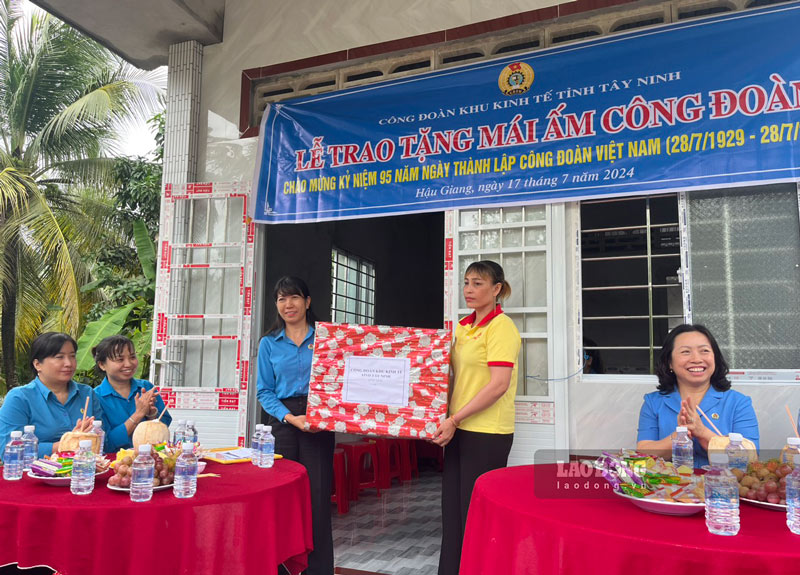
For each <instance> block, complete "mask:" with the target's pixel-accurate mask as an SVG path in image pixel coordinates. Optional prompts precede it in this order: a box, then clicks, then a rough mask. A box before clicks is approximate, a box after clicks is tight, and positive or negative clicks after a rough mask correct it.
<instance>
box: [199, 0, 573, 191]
mask: <svg viewBox="0 0 800 575" xmlns="http://www.w3.org/2000/svg"><path fill="white" fill-rule="evenodd" d="M559 3H562V2H559V1H558V0H533V1H531V0H442V1H438V2H429V1H424V2H423V1H420V0H414V1H409V2H397V1H396V0H352V1H349V2H320V1H319V0H295V1H293V2H275V1H270V2H263V1H257V0H236V1H235V2H233V1H231V2H227V3H226V6H225V29H224V34H223V41H222V43H220V44H215V45H211V46H207V47H205V49H204V52H203V87H202V103H201V118H200V130H201V134H203V133H205V134H206V138H205V145H204V143H203V141H202V139H201V143H200V147H199V150H198V152H199V156H198V157H199V164H198V178H199V180H200V181H203V180H215V181H231V180H242V179H249V178H251V177H252V174H253V169H254V161H255V138H248V139H246V140H240V139H239V131H238V125H239V93H240V88H241V74H242V70H247V69H250V68H258V67H260V66H269V65H272V64H278V63H282V62H290V61H293V60H299V59H302V58H309V57H313V56H319V55H321V54H328V53H331V52H337V51H340V50H347V49H351V48H356V47H359V46H366V45H370V44H376V43H380V42H387V41H389V40H396V39H398V38H407V37H410V36H417V35H420V34H427V33H430V32H437V31H440V30H446V29H450V28H454V27H458V26H464V25H467V24H473V23H475V22H482V21H485V20H492V19H495V18H501V17H503V16H509V15H512V14H519V13H521V12H527V11H530V10H536V9H539V8H546V7H548V6H555V5H557V4H559Z"/></svg>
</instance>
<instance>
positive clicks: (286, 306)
mask: <svg viewBox="0 0 800 575" xmlns="http://www.w3.org/2000/svg"><path fill="white" fill-rule="evenodd" d="M273 295H274V298H275V305H276V307H277V312H278V314H277V317H276V319H275V324H274V325H273V327H272V329H271V330H270V332H269V333H268V334H267V335H266V336H264V337H263V338H261V343H260V344H259V346H258V400H259V402H260V403H261V406H262V407H263V408H264V411H266V412H267V414H268V417H267V422H266V423H267V425H271V426H272V433H273V435H274V436H275V452H276V453H280V454H281V455H283V456H284V457H285V458H287V459H291V460H292V461H297V462H298V463H301V464H302V465H304V466H305V468H306V470H307V471H308V479H309V481H310V483H311V523H312V533H313V537H314V550H313V551H312V552H311V553H310V554H309V556H308V571H307V573H308V575H330V574H331V573H333V534H332V531H331V486H332V481H333V448H334V445H335V441H336V440H335V436H334V434H333V433H332V432H330V431H319V432H309V431H308V430H307V429H306V415H305V414H306V403H307V400H308V383H309V381H310V380H311V358H312V356H313V354H314V321H315V318H314V312H313V311H311V294H310V293H309V291H308V286H307V285H306V284H305V282H304V281H303V280H301V279H299V278H296V277H290V276H285V277H282V278H281V279H279V280H278V283H277V284H276V285H275V290H274V294H273Z"/></svg>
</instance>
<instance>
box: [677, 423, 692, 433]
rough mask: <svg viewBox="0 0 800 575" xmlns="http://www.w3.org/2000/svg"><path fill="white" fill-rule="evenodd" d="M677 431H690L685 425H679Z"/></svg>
mask: <svg viewBox="0 0 800 575" xmlns="http://www.w3.org/2000/svg"><path fill="white" fill-rule="evenodd" d="M675 431H677V432H678V433H686V432H687V431H689V428H688V427H685V426H683V425H679V426H678V427H676V428H675Z"/></svg>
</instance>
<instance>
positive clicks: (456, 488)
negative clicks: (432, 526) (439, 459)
mask: <svg viewBox="0 0 800 575" xmlns="http://www.w3.org/2000/svg"><path fill="white" fill-rule="evenodd" d="M513 441H514V434H513V433H509V434H504V435H500V434H494V433H477V432H475V431H464V430H462V429H456V433H455V435H454V436H453V439H451V440H450V443H448V444H447V446H446V447H445V448H444V475H443V477H442V550H441V553H440V554H439V575H458V567H459V563H460V562H461V544H462V542H463V540H464V528H465V527H466V525H467V511H469V500H470V498H471V497H472V488H473V487H474V486H475V481H476V480H477V479H478V477H479V476H481V475H483V474H484V473H486V472H487V471H491V470H493V469H500V468H501V467H506V465H508V454H509V452H510V451H511V444H512V443H513Z"/></svg>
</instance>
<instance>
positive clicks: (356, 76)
mask: <svg viewBox="0 0 800 575" xmlns="http://www.w3.org/2000/svg"><path fill="white" fill-rule="evenodd" d="M379 76H383V72H381V71H380V70H370V71H369V72H359V73H358V74H351V75H350V76H348V77H347V80H346V82H357V81H358V80H366V79H367V78H377V77H379Z"/></svg>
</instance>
